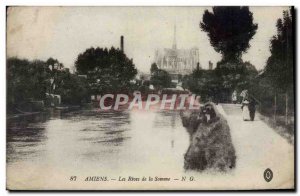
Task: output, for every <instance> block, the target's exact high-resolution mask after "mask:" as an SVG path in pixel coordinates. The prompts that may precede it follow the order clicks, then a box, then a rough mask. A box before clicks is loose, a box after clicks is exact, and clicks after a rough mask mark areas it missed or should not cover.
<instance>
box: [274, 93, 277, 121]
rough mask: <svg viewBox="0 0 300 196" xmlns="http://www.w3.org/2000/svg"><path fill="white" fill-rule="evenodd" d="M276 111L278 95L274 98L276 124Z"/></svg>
mask: <svg viewBox="0 0 300 196" xmlns="http://www.w3.org/2000/svg"><path fill="white" fill-rule="evenodd" d="M276 110H277V98H276V94H275V97H274V121H275V122H276Z"/></svg>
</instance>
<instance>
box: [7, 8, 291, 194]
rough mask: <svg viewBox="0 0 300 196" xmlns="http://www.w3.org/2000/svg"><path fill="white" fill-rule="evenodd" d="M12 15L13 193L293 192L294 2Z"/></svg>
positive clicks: (9, 102) (10, 117) (9, 119)
mask: <svg viewBox="0 0 300 196" xmlns="http://www.w3.org/2000/svg"><path fill="white" fill-rule="evenodd" d="M6 17H7V29H6V36H7V47H6V52H7V60H6V84H7V93H6V106H7V115H6V116H7V119H6V121H7V130H6V132H7V138H6V141H7V142H6V178H7V189H8V190H271V189H295V184H294V182H295V154H294V151H295V145H296V144H295V142H294V133H295V119H294V117H295V99H294V98H295V91H294V89H295V83H294V79H295V73H294V70H295V68H294V67H295V64H294V63H295V60H294V59H295V57H294V51H295V34H294V32H295V31H294V21H295V18H294V8H293V7H287V6H279V7H248V6H234V7H231V6H227V7H222V6H211V7H97V6H95V7H33V6H26V7H23V6H12V7H7V16H6Z"/></svg>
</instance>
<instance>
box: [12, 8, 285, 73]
mask: <svg viewBox="0 0 300 196" xmlns="http://www.w3.org/2000/svg"><path fill="white" fill-rule="evenodd" d="M206 9H208V10H211V7H10V8H9V9H8V12H7V56H8V57H19V58H27V59H30V60H33V59H41V60H47V59H48V58H50V57H52V58H56V59H58V60H59V61H60V62H62V63H63V64H64V66H65V67H68V68H71V70H72V69H73V67H74V62H75V60H76V58H77V56H78V54H80V53H83V52H84V51H85V50H86V49H87V48H90V47H102V48H105V47H107V48H110V47H112V46H114V47H116V48H119V47H120V36H121V35H123V36H124V45H125V47H124V48H125V53H126V55H127V56H128V57H129V58H132V59H133V62H134V64H135V65H136V67H137V69H138V70H139V71H142V72H149V70H150V66H151V63H152V62H153V61H154V52H155V49H161V48H171V47H172V43H173V39H174V25H176V40H177V48H180V49H181V48H182V49H188V48H191V47H198V48H199V59H200V65H201V67H202V68H204V69H207V68H208V61H212V62H213V63H214V65H215V64H216V63H217V62H218V61H219V60H220V59H221V55H220V54H219V53H217V52H215V50H214V49H213V47H212V46H211V45H210V43H209V38H208V36H207V34H206V33H205V32H202V31H201V29H200V28H199V23H200V21H201V20H202V15H203V13H204V11H205V10H206ZM286 9H288V8H287V7H250V11H251V12H252V13H253V17H254V22H255V23H257V24H258V30H257V32H256V34H255V35H254V37H253V39H252V40H251V41H250V45H251V47H250V48H249V50H248V51H247V53H245V54H243V56H242V58H243V60H244V61H250V62H251V63H252V64H253V65H254V66H255V67H256V68H257V69H258V70H260V69H263V68H264V66H265V63H266V60H267V59H268V57H269V56H270V51H269V45H270V39H271V37H272V36H273V35H276V26H275V25H276V21H277V19H278V18H281V17H282V11H283V10H286Z"/></svg>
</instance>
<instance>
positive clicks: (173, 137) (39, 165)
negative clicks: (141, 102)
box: [7, 110, 189, 184]
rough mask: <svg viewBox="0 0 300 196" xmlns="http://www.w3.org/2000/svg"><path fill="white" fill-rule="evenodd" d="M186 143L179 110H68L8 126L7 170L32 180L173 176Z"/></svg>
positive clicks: (179, 169)
mask: <svg viewBox="0 0 300 196" xmlns="http://www.w3.org/2000/svg"><path fill="white" fill-rule="evenodd" d="M188 145H189V135H188V133H187V131H186V130H185V128H184V127H183V126H182V123H181V119H180V115H179V112H178V111H141V110H139V111H136V110H135V111H117V112H108V111H106V112H99V111H96V110H95V111H80V112H73V113H68V114H65V115H61V116H57V117H51V118H50V119H48V120H45V121H44V122H37V123H31V124H27V125H25V126H24V125H23V126H10V127H8V131H7V174H8V176H9V177H10V178H9V179H13V180H15V179H19V180H22V178H23V179H26V180H28V178H29V179H31V180H32V184H34V183H33V182H34V181H35V183H39V182H40V181H42V182H44V183H50V182H51V178H49V177H47V180H46V179H44V178H43V179H42V178H41V177H40V176H41V175H40V174H41V173H42V174H44V175H47V176H49V175H54V176H56V177H55V178H54V177H53V179H52V180H55V179H56V180H57V179H58V177H57V175H58V174H61V175H65V177H64V179H65V178H68V177H69V175H70V176H71V175H77V176H79V177H81V178H84V177H85V176H88V175H105V176H108V177H109V178H113V179H114V178H118V177H119V175H127V176H128V175H129V174H130V175H135V174H136V175H148V174H149V175H150V174H153V173H155V174H166V175H167V174H175V175H177V174H181V173H183V172H184V169H183V164H184V153H185V152H186V150H187V148H188ZM28 171H31V173H30V174H29V173H28ZM57 173H58V174H57ZM9 179H8V182H9V181H10V180H9ZM12 183H13V182H12Z"/></svg>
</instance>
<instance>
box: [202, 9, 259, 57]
mask: <svg viewBox="0 0 300 196" xmlns="http://www.w3.org/2000/svg"><path fill="white" fill-rule="evenodd" d="M257 27H258V25H257V24H255V23H253V15H252V13H251V12H250V11H249V7H243V6H242V7H238V6H235V7H230V6H226V7H221V6H220V7H219V6H218V7H213V8H212V12H209V11H208V10H205V12H204V14H203V18H202V22H200V28H201V30H202V31H204V32H207V34H208V36H209V39H210V43H211V45H212V46H213V47H214V49H215V50H216V51H217V52H219V53H221V54H222V56H223V59H222V60H223V61H225V62H228V61H237V60H239V59H241V55H242V53H243V52H246V51H247V49H248V48H249V47H250V45H249V41H250V40H251V39H252V37H253V36H254V35H255V33H256V30H257Z"/></svg>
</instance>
